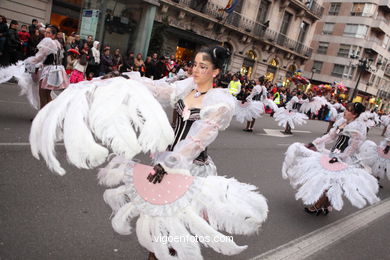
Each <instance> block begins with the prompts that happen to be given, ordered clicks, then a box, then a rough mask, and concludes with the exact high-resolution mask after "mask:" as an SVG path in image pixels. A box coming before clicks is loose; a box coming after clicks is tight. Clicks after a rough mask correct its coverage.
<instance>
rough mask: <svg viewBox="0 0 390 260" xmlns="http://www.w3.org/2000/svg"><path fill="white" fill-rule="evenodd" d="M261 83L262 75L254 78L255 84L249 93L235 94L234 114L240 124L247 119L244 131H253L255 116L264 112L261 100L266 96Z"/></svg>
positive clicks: (257, 116) (262, 80) (262, 82)
mask: <svg viewBox="0 0 390 260" xmlns="http://www.w3.org/2000/svg"><path fill="white" fill-rule="evenodd" d="M263 84H264V77H260V78H259V79H258V80H256V85H255V86H254V87H253V88H252V90H251V92H250V94H249V95H244V96H242V97H238V96H237V106H236V111H235V114H234V115H235V117H236V120H237V121H238V122H240V123H241V124H243V123H244V121H247V123H246V128H245V129H243V130H244V131H246V132H253V126H254V125H255V121H256V118H259V117H260V116H261V115H262V114H264V103H263V101H264V100H265V99H266V98H267V89H266V88H265V86H264V85H263Z"/></svg>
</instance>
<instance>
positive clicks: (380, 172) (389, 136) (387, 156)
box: [360, 128, 390, 187]
mask: <svg viewBox="0 0 390 260" xmlns="http://www.w3.org/2000/svg"><path fill="white" fill-rule="evenodd" d="M360 150H361V151H360V154H361V157H362V158H363V162H364V163H365V164H366V165H368V166H369V167H370V168H371V174H372V175H374V176H375V177H376V178H377V179H378V181H379V180H381V179H384V178H385V176H387V179H388V180H390V153H389V150H390V128H387V130H386V132H385V139H384V140H383V141H382V142H381V143H380V144H379V145H377V144H376V143H374V142H373V141H371V140H367V141H365V142H364V143H363V145H362V146H361V148H360ZM380 187H381V186H380Z"/></svg>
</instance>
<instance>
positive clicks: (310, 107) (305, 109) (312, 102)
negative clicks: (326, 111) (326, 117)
mask: <svg viewBox="0 0 390 260" xmlns="http://www.w3.org/2000/svg"><path fill="white" fill-rule="evenodd" d="M326 102H327V101H326V99H325V98H324V97H321V96H313V93H311V92H310V93H308V94H307V98H306V99H304V100H303V102H302V106H301V108H300V112H301V113H305V114H307V115H309V118H310V119H312V118H314V116H315V115H317V113H318V111H319V110H320V109H321V107H322V106H323V105H325V104H326Z"/></svg>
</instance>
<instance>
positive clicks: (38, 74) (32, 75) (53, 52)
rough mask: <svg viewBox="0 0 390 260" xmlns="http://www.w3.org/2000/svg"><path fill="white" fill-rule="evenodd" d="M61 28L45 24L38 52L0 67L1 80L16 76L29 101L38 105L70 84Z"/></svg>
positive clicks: (47, 100) (35, 106)
mask: <svg viewBox="0 0 390 260" xmlns="http://www.w3.org/2000/svg"><path fill="white" fill-rule="evenodd" d="M57 32H58V29H57V28H56V27H55V26H52V25H49V26H47V27H46V32H45V36H46V37H45V38H44V39H42V41H41V42H39V44H38V45H37V48H38V52H37V53H36V54H35V56H32V57H29V58H27V59H26V60H24V61H20V62H18V63H17V64H15V65H11V66H9V67H6V68H3V69H1V70H0V84H1V83H4V82H6V81H8V80H10V79H11V78H12V77H15V78H16V79H17V81H18V85H19V86H20V88H21V94H25V95H26V96H27V99H28V100H29V102H30V104H31V105H32V106H33V107H34V108H36V109H38V108H39V107H40V108H43V107H44V106H45V105H46V104H47V103H49V102H50V101H51V99H52V98H51V95H50V94H51V91H52V90H61V89H64V88H66V87H67V86H68V85H69V79H68V77H67V75H66V72H65V69H64V66H62V65H61V59H62V55H63V54H62V47H61V44H60V43H59V42H58V41H57V40H56V35H57Z"/></svg>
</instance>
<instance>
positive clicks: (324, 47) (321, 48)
mask: <svg viewBox="0 0 390 260" xmlns="http://www.w3.org/2000/svg"><path fill="white" fill-rule="evenodd" d="M328 47H329V42H319V44H318V49H317V53H319V54H326V53H327V52H328Z"/></svg>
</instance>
